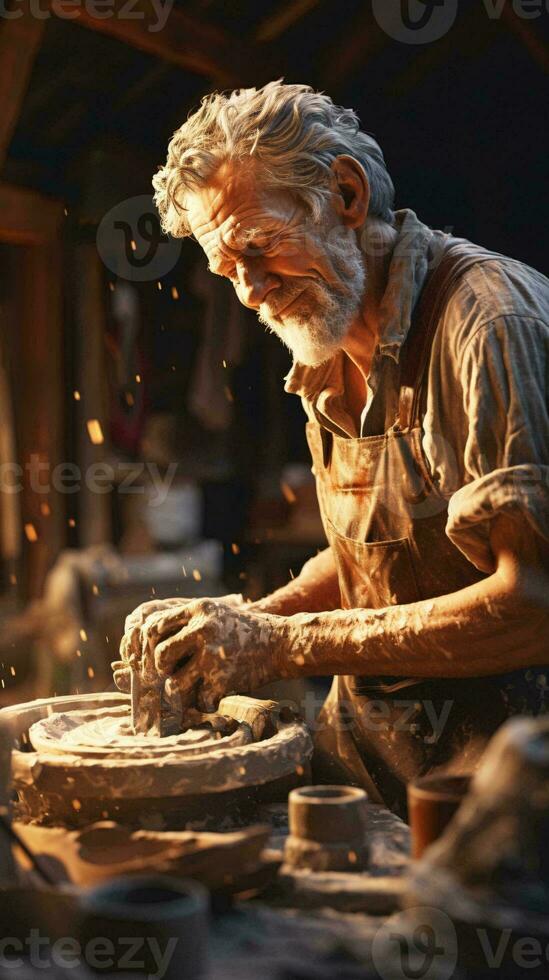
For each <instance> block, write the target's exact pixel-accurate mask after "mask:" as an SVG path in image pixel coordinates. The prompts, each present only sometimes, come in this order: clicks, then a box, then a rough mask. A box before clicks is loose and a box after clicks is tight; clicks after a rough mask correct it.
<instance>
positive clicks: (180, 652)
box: [154, 627, 204, 677]
mask: <svg viewBox="0 0 549 980" xmlns="http://www.w3.org/2000/svg"><path fill="white" fill-rule="evenodd" d="M203 644H204V637H203V636H202V633H201V631H200V629H199V628H197V627H195V628H194V629H192V628H190V629H184V630H181V632H180V633H177V634H176V635H175V636H171V637H170V638H169V639H167V640H163V642H162V643H159V644H158V646H157V647H156V650H155V653H154V662H155V666H156V670H157V672H158V674H159V675H160V676H161V677H169V676H170V675H171V674H173V673H174V671H176V670H177V666H178V662H179V661H180V660H182V659H183V658H184V657H190V656H192V655H193V654H194V653H198V652H199V650H200V649H201V648H202V646H203ZM183 669H184V668H183Z"/></svg>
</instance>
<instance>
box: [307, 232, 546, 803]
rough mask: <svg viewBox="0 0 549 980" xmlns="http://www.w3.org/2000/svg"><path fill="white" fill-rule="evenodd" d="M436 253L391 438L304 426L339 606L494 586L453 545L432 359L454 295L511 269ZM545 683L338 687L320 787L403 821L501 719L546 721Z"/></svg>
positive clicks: (374, 681) (319, 758) (406, 352)
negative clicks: (436, 466) (378, 806)
mask: <svg viewBox="0 0 549 980" xmlns="http://www.w3.org/2000/svg"><path fill="white" fill-rule="evenodd" d="M435 242H436V243H437V244H438V245H439V249H438V257H437V260H436V265H435V267H434V268H432V270H431V272H430V273H429V276H428V278H427V280H426V285H425V286H424V288H423V291H422V295H421V297H420V300H419V303H418V305H417V306H416V310H415V313H414V318H413V321H412V324H411V327H410V331H409V334H408V338H407V340H406V342H405V344H404V347H403V349H402V351H401V357H400V385H399V390H398V391H395V392H392V393H391V392H387V393H381V397H382V398H384V399H385V402H386V410H385V413H384V414H385V420H386V421H385V432H383V433H382V434H380V435H371V436H366V437H362V438H344V437H341V436H339V435H337V434H335V433H333V432H332V431H331V430H329V429H328V428H327V427H326V426H325V425H324V424H322V420H321V419H320V418H319V421H317V422H310V423H308V425H307V438H308V442H309V447H310V450H311V454H312V457H313V472H314V473H315V476H316V481H317V492H318V498H319V503H320V508H321V513H322V519H323V523H324V528H325V531H326V534H327V537H328V540H329V543H330V545H331V547H332V550H333V553H334V556H335V561H336V564H337V570H338V576H339V585H340V590H341V601H342V606H343V608H357V607H363V608H364V607H368V608H374V609H375V608H382V607H384V606H389V605H391V604H405V603H411V602H416V601H417V600H419V599H427V600H428V599H430V598H433V597H434V596H439V595H444V594H447V593H451V592H456V591H458V590H459V589H462V588H464V587H465V586H467V585H470V584H472V583H473V582H477V581H479V580H480V579H482V578H484V577H485V576H484V575H483V573H482V572H479V571H478V570H477V569H476V568H475V567H474V566H473V565H472V564H471V563H470V562H469V561H468V560H467V559H466V558H465V557H464V556H463V555H462V554H461V552H460V551H459V550H458V549H457V548H456V547H455V546H454V545H453V544H452V542H451V541H450V540H449V538H448V537H447V535H446V534H445V526H446V520H447V502H446V499H445V498H444V497H443V496H442V494H441V493H440V492H439V490H438V489H437V486H436V484H435V483H434V481H433V480H432V478H431V476H430V473H429V467H428V463H427V460H426V457H425V454H424V452H423V448H422V436H423V430H422V416H423V413H424V406H425V393H426V392H425V389H426V376H427V368H428V364H429V358H430V353H431V348H432V344H433V340H434V336H435V332H436V329H437V326H438V324H439V323H440V321H441V317H442V314H443V311H444V308H445V305H446V303H447V301H448V298H449V296H450V294H451V292H452V290H453V288H454V287H455V285H456V283H457V282H458V280H459V278H460V277H461V276H462V275H463V274H464V272H465V271H466V270H467V269H468V268H470V267H471V266H472V265H474V264H476V263H478V262H486V261H490V260H493V259H495V258H496V259H498V260H499V261H504V259H503V258H502V256H499V255H494V254H493V253H489V252H486V251H484V250H481V249H478V248H476V247H475V246H473V245H471V244H470V243H468V242H463V241H462V240H457V239H451V238H448V237H447V236H444V237H443V238H442V237H437V236H436V235H435ZM391 398H392V399H393V401H392V402H391ZM395 416H396V421H395ZM364 656H365V658H367V656H368V650H367V647H366V648H365V651H364ZM403 666H404V665H403ZM542 674H543V671H542V670H541V669H536V668H532V669H530V670H519V671H514V672H512V673H511V674H505V675H498V676H491V677H481V678H475V677H473V678H466V679H452V678H450V679H438V678H433V679H430V678H429V679H423V678H422V679H420V680H418V679H415V678H410V677H406V676H403V677H393V676H391V677H355V676H349V677H335V678H334V680H333V685H332V689H331V691H330V694H329V696H328V699H327V701H326V703H325V705H324V708H323V710H322V712H321V715H320V717H319V720H318V728H317V734H316V753H315V770H316V776H317V777H318V778H319V779H322V780H323V781H334V782H350V783H353V784H355V785H359V786H363V787H364V788H365V789H366V790H368V791H369V793H370V796H371V797H372V798H373V799H374V800H378V801H380V800H382V801H383V802H385V803H386V804H387V806H389V807H390V808H391V809H393V810H395V811H396V812H397V813H400V814H401V815H403V816H405V814H406V784H407V783H408V782H409V781H410V780H412V779H414V778H415V777H417V776H420V775H425V774H426V773H429V772H431V771H433V770H436V771H439V772H454V773H459V772H470V771H471V770H472V769H473V768H474V767H475V766H476V764H477V763H478V761H479V758H480V756H481V754H482V752H483V750H484V748H485V746H486V744H487V742H488V741H489V739H490V737H491V736H492V735H493V733H494V731H495V730H496V729H497V728H498V726H499V725H500V724H501V723H502V722H503V721H505V719H506V718H508V717H509V716H510V715H512V714H515V713H527V714H537V713H539V712H540V711H542V710H544V707H545V705H544V703H543V701H544V698H543V694H544V691H545V678H544V677H542ZM538 679H539V683H538Z"/></svg>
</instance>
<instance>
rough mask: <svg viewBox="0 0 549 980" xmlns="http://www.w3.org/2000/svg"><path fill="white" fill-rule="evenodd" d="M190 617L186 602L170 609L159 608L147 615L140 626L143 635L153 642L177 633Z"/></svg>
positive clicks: (155, 642)
mask: <svg viewBox="0 0 549 980" xmlns="http://www.w3.org/2000/svg"><path fill="white" fill-rule="evenodd" d="M190 618H191V613H190V612H189V609H188V604H187V605H185V606H176V607H174V608H172V609H159V610H158V611H157V612H155V613H153V614H152V615H151V616H149V617H148V618H147V619H146V621H145V622H144V623H143V625H142V627H141V633H142V635H143V636H147V638H148V639H149V640H152V641H153V643H154V644H157V643H158V642H159V641H160V640H161V639H165V638H167V637H168V636H172V635H173V634H174V633H177V632H178V631H179V630H180V629H181V627H182V626H185V625H186V624H187V623H188V622H189V620H190Z"/></svg>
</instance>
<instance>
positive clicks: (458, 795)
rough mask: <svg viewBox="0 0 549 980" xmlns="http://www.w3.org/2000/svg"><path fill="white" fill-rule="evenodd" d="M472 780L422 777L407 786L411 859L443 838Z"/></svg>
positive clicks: (417, 856)
mask: <svg viewBox="0 0 549 980" xmlns="http://www.w3.org/2000/svg"><path fill="white" fill-rule="evenodd" d="M470 784H471V776H436V775H433V776H423V777H422V778H421V779H416V781H415V782H413V783H410V784H409V786H408V814H409V819H410V828H411V831H412V857H413V858H420V857H421V856H422V854H423V852H424V851H425V850H426V849H427V848H428V847H429V845H430V844H433V843H434V841H436V840H438V838H439V837H440V836H441V835H442V833H443V831H444V830H445V829H446V827H447V826H448V824H449V823H450V821H451V820H452V817H453V816H454V814H455V813H456V811H457V810H458V809H459V807H460V806H461V802H462V800H463V798H464V797H465V796H466V795H467V793H468V791H469V786H470Z"/></svg>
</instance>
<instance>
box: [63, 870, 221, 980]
mask: <svg viewBox="0 0 549 980" xmlns="http://www.w3.org/2000/svg"><path fill="white" fill-rule="evenodd" d="M79 906H80V907H79V913H80V916H79V917H80V928H79V933H78V935H79V938H80V939H81V942H82V948H83V949H87V950H89V949H94V948H95V944H97V942H98V940H99V939H100V940H101V941H104V940H106V941H107V943H108V952H109V956H108V957H107V956H105V953H104V952H103V956H102V958H103V963H102V964H100V963H97V962H96V963H91V964H90V965H91V966H92V968H93V969H94V971H95V972H108V973H118V972H126V971H127V970H129V971H130V972H132V967H131V965H130V964H129V963H128V956H129V951H130V948H131V946H130V942H131V941H132V940H133V942H134V947H133V954H132V955H133V957H134V959H135V960H136V961H139V962H140V963H141V964H142V965H141V967H140V968H136V967H135V966H134V968H133V972H134V973H135V972H136V969H137V972H144V973H145V974H149V975H154V974H155V972H157V971H158V961H157V958H158V951H160V954H161V955H163V956H164V957H165V961H164V963H163V965H162V975H163V978H164V980H199V978H200V977H203V976H204V974H205V972H206V967H207V938H208V915H209V896H208V892H207V891H206V889H205V888H204V887H203V886H202V885H200V884H198V883H197V882H195V881H187V880H184V879H176V878H171V877H170V878H168V877H167V876H163V875H150V876H148V875H147V876H137V875H136V876H124V877H121V878H114V879H113V880H112V881H109V882H107V883H106V884H104V885H100V886H99V887H97V888H93V889H90V890H89V891H88V892H83V893H82V894H81V897H80V902H79ZM102 948H103V947H102ZM155 956H156V959H155Z"/></svg>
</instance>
